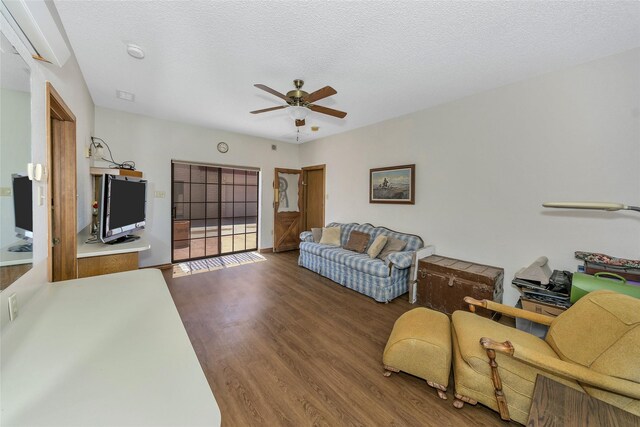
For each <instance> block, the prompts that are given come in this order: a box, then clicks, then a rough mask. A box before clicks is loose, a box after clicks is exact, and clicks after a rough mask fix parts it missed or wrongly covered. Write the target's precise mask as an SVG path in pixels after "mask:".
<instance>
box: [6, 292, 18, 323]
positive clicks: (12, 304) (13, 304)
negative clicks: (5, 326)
mask: <svg viewBox="0 0 640 427" xmlns="http://www.w3.org/2000/svg"><path fill="white" fill-rule="evenodd" d="M8 301H9V319H11V320H14V319H15V318H16V317H18V297H17V296H16V294H11V295H9V298H8Z"/></svg>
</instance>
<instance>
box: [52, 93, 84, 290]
mask: <svg viewBox="0 0 640 427" xmlns="http://www.w3.org/2000/svg"><path fill="white" fill-rule="evenodd" d="M52 120H58V121H61V122H63V131H62V132H61V134H60V135H54V134H53V126H52ZM45 123H46V132H47V162H48V165H49V173H48V179H47V181H48V185H47V194H48V197H47V212H48V215H47V234H48V235H47V259H48V262H47V278H48V281H49V282H53V281H54V280H67V279H75V278H77V276H78V260H77V243H76V242H77V222H78V219H77V216H78V213H77V205H78V200H77V193H78V186H77V170H76V116H75V115H74V114H73V112H72V111H71V109H70V108H69V107H68V106H67V104H66V103H65V102H64V99H62V96H60V94H59V93H58V91H56V89H55V88H54V87H53V85H52V84H51V82H47V83H46V107H45ZM54 145H55V146H56V147H59V148H57V149H56V150H55V152H54V148H53V147H54ZM61 150H64V151H65V152H66V153H70V154H71V156H70V158H69V159H68V162H67V164H66V166H67V167H64V168H61V169H62V170H57V168H56V166H55V165H56V163H55V162H54V158H53V156H54V155H56V156H59V155H60V152H61ZM54 173H56V174H59V176H60V180H57V182H55V183H54V182H53V181H54V180H53V177H54ZM71 188H72V189H73V191H69V190H70V189H71ZM54 198H59V200H58V206H65V209H60V208H57V209H54V207H55V206H54V204H53V200H54ZM56 222H60V223H63V224H64V226H63V229H62V230H60V231H61V233H63V234H61V236H60V239H61V244H60V253H59V255H57V256H56V259H54V252H53V246H54V244H53V239H54V236H53V231H54V230H53V224H54V223H56ZM56 253H58V251H57V252H56ZM58 257H60V258H61V259H57V258H58ZM56 263H60V264H62V263H66V268H65V269H64V270H65V271H63V272H59V273H60V274H62V276H61V277H60V276H57V274H56V275H55V276H54V268H53V266H54V264H56Z"/></svg>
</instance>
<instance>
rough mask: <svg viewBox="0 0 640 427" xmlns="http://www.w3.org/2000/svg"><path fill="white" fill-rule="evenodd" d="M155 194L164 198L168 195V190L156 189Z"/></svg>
mask: <svg viewBox="0 0 640 427" xmlns="http://www.w3.org/2000/svg"><path fill="white" fill-rule="evenodd" d="M154 195H155V198H156V199H164V198H165V196H166V195H167V192H166V191H156V192H155V193H154Z"/></svg>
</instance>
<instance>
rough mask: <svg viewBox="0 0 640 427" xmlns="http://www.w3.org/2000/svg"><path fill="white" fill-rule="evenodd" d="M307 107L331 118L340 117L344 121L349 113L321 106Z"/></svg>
mask: <svg viewBox="0 0 640 427" xmlns="http://www.w3.org/2000/svg"><path fill="white" fill-rule="evenodd" d="M307 107H308V108H309V109H310V110H313V111H315V112H317V113H322V114H327V115H329V116H333V117H338V118H340V119H344V118H345V117H346V115H347V113H345V112H344V111H338V110H334V109H333V108H327V107H323V106H321V105H307Z"/></svg>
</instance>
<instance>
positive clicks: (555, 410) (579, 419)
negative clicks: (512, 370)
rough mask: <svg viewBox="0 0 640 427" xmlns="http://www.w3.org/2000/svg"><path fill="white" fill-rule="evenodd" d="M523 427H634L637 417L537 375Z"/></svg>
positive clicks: (637, 423)
mask: <svg viewBox="0 0 640 427" xmlns="http://www.w3.org/2000/svg"><path fill="white" fill-rule="evenodd" d="M527 426H529V427H537V426H545V427H550V426H558V427H573V426H575V427H589V426H592V427H605V426H629V427H632V426H635V427H638V426H640V417H637V416H635V415H633V414H632V413H631V412H627V411H623V410H622V409H620V408H617V407H615V406H613V405H610V404H608V403H606V402H603V401H602V400H599V399H596V398H595V397H591V396H589V395H588V394H586V393H581V392H579V391H578V390H575V389H573V388H571V387H567V386H566V385H564V384H562V383H559V382H556V381H553V380H552V379H550V378H547V377H545V376H543V375H538V377H537V378H536V386H535V389H534V390H533V398H532V399H531V410H530V411H529V420H528V421H527Z"/></svg>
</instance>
